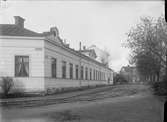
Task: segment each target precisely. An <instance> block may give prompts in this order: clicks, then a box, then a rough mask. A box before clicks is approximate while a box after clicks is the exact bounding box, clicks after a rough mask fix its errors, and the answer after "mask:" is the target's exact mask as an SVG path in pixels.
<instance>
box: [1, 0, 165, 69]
mask: <svg viewBox="0 0 167 122" xmlns="http://www.w3.org/2000/svg"><path fill="white" fill-rule="evenodd" d="M163 14H164V2H163V1H162V0H159V1H158V0H157V1H144V0H143V1H112V0H110V1H109V0H108V1H102V0H98V1H86V0H83V1H75V0H74V1H68V0H66V1H65V0H64V1H54V0H50V1H44V0H43V1H39V0H36V1H29V0H22V1H21V0H20V1H13V0H8V1H7V2H6V3H5V2H1V8H0V23H10V24H13V23H14V19H13V16H22V17H23V18H25V19H26V21H25V27H26V28H28V29H31V30H33V31H36V32H43V31H49V29H50V27H53V26H56V27H57V28H58V29H59V33H60V36H61V38H62V39H66V40H67V42H68V43H70V47H72V48H75V49H77V50H78V49H79V42H80V41H81V42H82V45H85V46H87V47H89V46H91V45H92V44H95V45H96V46H97V47H99V48H101V49H105V50H107V51H109V53H110V55H111V61H110V64H111V66H110V67H111V68H112V69H114V70H115V71H119V70H120V68H121V67H122V66H124V65H127V64H128V58H129V50H128V49H126V48H124V47H122V46H121V45H122V43H123V42H125V40H126V39H127V36H126V33H127V32H128V31H129V30H130V28H131V27H133V26H134V25H135V24H136V23H138V22H139V21H140V17H143V16H151V17H155V18H157V17H159V16H161V15H163Z"/></svg>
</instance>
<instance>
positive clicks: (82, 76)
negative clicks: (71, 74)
mask: <svg viewBox="0 0 167 122" xmlns="http://www.w3.org/2000/svg"><path fill="white" fill-rule="evenodd" d="M83 73H84V71H83V66H81V79H82V80H83Z"/></svg>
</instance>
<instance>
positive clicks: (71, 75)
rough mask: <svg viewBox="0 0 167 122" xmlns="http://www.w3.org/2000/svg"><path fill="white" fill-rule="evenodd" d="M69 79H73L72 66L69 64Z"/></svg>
mask: <svg viewBox="0 0 167 122" xmlns="http://www.w3.org/2000/svg"><path fill="white" fill-rule="evenodd" d="M70 79H73V64H72V63H70Z"/></svg>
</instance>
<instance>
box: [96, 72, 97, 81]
mask: <svg viewBox="0 0 167 122" xmlns="http://www.w3.org/2000/svg"><path fill="white" fill-rule="evenodd" d="M96 80H97V70H96Z"/></svg>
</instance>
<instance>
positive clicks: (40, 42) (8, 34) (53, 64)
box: [0, 16, 113, 92]
mask: <svg viewBox="0 0 167 122" xmlns="http://www.w3.org/2000/svg"><path fill="white" fill-rule="evenodd" d="M92 52H93V51H92ZM93 53H94V52H93ZM91 56H95V54H92V55H90V56H89V55H85V54H83V53H82V52H81V51H76V50H74V49H71V48H70V47H69V45H68V44H66V43H64V42H63V40H62V39H61V38H60V37H59V32H58V29H57V28H56V27H53V28H50V31H48V32H44V33H36V32H33V31H31V30H28V29H26V28H25V27H24V19H23V18H21V17H19V16H15V24H0V77H4V76H10V77H13V79H14V84H15V85H14V88H15V89H22V90H24V91H26V92H29V91H45V90H47V89H50V88H64V87H80V86H87V85H97V84H112V83H113V72H112V70H111V69H110V68H108V67H106V66H104V65H103V64H102V63H100V62H98V61H96V60H94V59H93V58H92V57H91Z"/></svg>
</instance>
